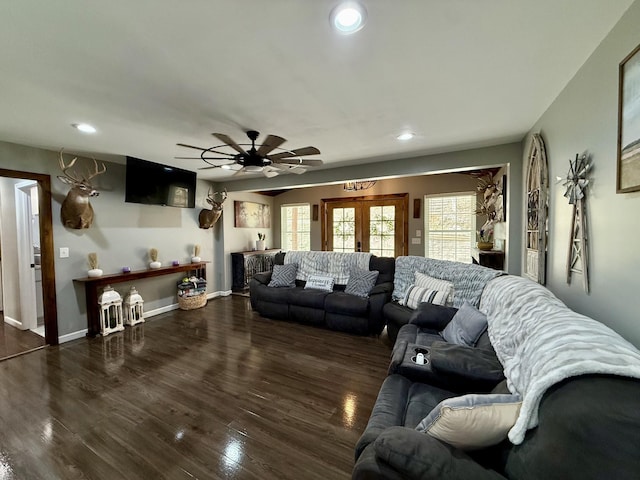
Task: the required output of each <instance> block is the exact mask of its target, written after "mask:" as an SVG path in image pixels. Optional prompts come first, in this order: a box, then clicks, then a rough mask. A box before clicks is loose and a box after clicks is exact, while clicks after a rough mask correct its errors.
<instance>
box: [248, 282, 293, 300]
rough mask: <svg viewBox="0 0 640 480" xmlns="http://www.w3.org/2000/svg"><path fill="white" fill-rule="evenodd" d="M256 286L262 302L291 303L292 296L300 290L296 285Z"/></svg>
mask: <svg viewBox="0 0 640 480" xmlns="http://www.w3.org/2000/svg"><path fill="white" fill-rule="evenodd" d="M256 288H257V289H258V290H259V297H260V298H259V300H260V301H261V302H267V303H278V304H282V303H284V304H287V303H289V301H290V299H291V296H292V295H295V293H296V292H297V291H299V290H300V289H299V288H296V287H281V288H271V287H267V286H266V285H259V286H257V287H256Z"/></svg>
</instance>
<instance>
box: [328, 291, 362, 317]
mask: <svg viewBox="0 0 640 480" xmlns="http://www.w3.org/2000/svg"><path fill="white" fill-rule="evenodd" d="M368 308H369V299H368V298H366V297H356V296H354V295H351V294H349V293H346V292H333V293H330V294H329V295H327V298H326V299H325V302H324V309H325V311H327V312H331V313H340V314H343V315H350V316H352V317H366V316H367V310H368Z"/></svg>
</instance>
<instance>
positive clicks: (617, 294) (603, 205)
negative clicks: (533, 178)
mask: <svg viewBox="0 0 640 480" xmlns="http://www.w3.org/2000/svg"><path fill="white" fill-rule="evenodd" d="M638 25H640V2H637V1H636V2H635V3H634V4H633V5H632V6H631V7H630V8H629V10H628V12H627V13H626V14H625V15H624V17H623V18H622V19H621V20H620V22H619V23H618V24H617V25H616V27H615V28H614V29H613V30H612V31H611V33H610V34H609V35H608V36H607V37H606V38H605V39H604V41H603V42H602V43H601V44H600V46H599V47H598V48H597V49H596V50H595V51H594V53H593V54H592V55H591V57H590V58H589V59H588V60H587V62H586V63H585V64H584V65H583V67H582V68H581V69H580V70H579V71H578V73H577V74H576V75H575V77H574V78H573V79H572V80H571V81H570V82H569V83H568V84H567V86H566V88H565V89H564V90H563V92H562V93H561V94H560V95H559V96H558V98H557V99H556V100H555V101H554V102H553V103H552V104H551V106H550V107H549V108H548V110H547V111H546V112H545V113H544V114H543V116H542V117H541V118H540V120H539V121H538V122H536V124H535V126H534V127H533V128H532V129H531V131H530V132H529V135H527V138H526V139H525V141H524V145H523V146H524V148H523V152H524V153H523V156H525V155H526V153H527V152H528V148H529V144H530V138H531V134H532V133H534V132H540V133H541V134H542V136H543V138H544V141H545V143H546V148H547V155H548V161H549V178H550V183H551V189H550V193H551V197H550V212H549V252H548V267H547V279H548V287H549V288H550V289H551V290H552V291H553V292H554V293H555V294H556V295H557V296H558V297H560V298H561V299H562V300H563V301H564V302H565V303H567V304H568V305H569V306H570V307H571V308H573V309H575V310H577V311H579V312H581V313H584V314H586V315H589V316H591V317H593V318H595V319H597V320H600V321H601V322H603V323H605V324H607V325H609V326H610V327H612V328H613V329H614V330H616V331H618V332H619V333H620V334H621V335H622V336H624V337H625V338H626V339H628V340H629V341H631V342H632V343H634V344H635V345H637V346H640V320H639V318H638V312H639V311H640V295H638V290H639V289H640V277H639V276H638V271H640V254H639V253H638V248H637V244H636V241H637V239H638V238H640V223H639V222H638V221H637V218H638V211H640V192H636V193H628V194H616V149H617V125H618V117H617V116H618V110H617V107H618V64H619V63H620V62H621V61H622V60H623V59H624V58H625V57H626V56H627V55H628V54H629V53H630V52H631V51H632V50H633V49H634V48H635V47H636V46H637V45H638V44H639V43H640V33H639V32H640V31H639V30H638ZM585 150H587V151H588V152H589V153H590V155H591V158H592V161H593V165H594V167H593V170H592V173H591V176H590V178H591V183H590V185H589V188H588V193H587V210H588V220H589V226H588V236H589V257H590V270H591V272H590V281H591V293H590V294H586V293H585V292H584V290H583V287H582V277H581V276H580V275H575V274H574V277H573V278H574V279H573V281H572V283H571V285H568V284H567V283H566V261H567V255H568V246H569V237H570V228H571V214H572V207H571V206H570V205H569V204H568V202H567V199H566V198H565V197H563V194H564V188H563V187H562V186H561V185H558V184H556V182H555V179H556V177H562V178H564V177H566V175H567V170H568V167H569V159H572V158H574V157H575V155H576V153H582V152H583V151H585Z"/></svg>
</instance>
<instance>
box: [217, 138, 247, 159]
mask: <svg viewBox="0 0 640 480" xmlns="http://www.w3.org/2000/svg"><path fill="white" fill-rule="evenodd" d="M211 135H213V136H214V137H216V138H217V139H218V140H220V141H221V142H222V143H226V144H227V145H229V146H230V147H231V148H233V149H234V150H235V151H236V152H238V153H242V154H245V155H246V153H247V152H245V151H244V150H243V149H242V147H241V146H240V145H238V144H237V143H236V142H234V141H233V140H231V137H229V136H228V135H225V134H224V133H212V134H211Z"/></svg>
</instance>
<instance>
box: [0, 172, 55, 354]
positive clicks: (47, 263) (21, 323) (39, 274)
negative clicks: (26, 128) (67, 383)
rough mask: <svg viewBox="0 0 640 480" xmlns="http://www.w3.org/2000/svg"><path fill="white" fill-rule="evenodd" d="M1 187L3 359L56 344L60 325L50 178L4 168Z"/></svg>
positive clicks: (0, 348)
mask: <svg viewBox="0 0 640 480" xmlns="http://www.w3.org/2000/svg"><path fill="white" fill-rule="evenodd" d="M0 187H1V189H2V190H1V192H0V193H1V196H0V202H1V204H0V214H1V217H0V252H1V256H0V275H1V277H2V278H1V280H0V282H1V283H0V297H1V301H0V303H1V308H2V319H1V320H2V321H1V322H0V326H1V327H2V328H1V329H0V359H1V358H6V357H11V356H15V355H17V354H20V353H24V352H25V351H30V350H33V349H34V348H39V347H41V346H43V345H47V344H48V345H55V344H57V343H58V321H57V311H56V294H55V271H54V256H53V229H52V214H51V180H50V177H49V175H42V174H35V173H30V172H20V171H13V170H5V169H0ZM3 334H4V335H3Z"/></svg>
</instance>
